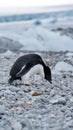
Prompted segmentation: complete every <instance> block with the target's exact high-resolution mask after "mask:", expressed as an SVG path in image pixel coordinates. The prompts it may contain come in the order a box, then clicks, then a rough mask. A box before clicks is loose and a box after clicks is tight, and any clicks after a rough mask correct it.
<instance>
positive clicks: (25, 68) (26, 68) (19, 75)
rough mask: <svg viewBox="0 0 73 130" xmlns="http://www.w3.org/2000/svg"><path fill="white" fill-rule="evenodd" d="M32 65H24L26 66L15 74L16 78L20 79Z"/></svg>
mask: <svg viewBox="0 0 73 130" xmlns="http://www.w3.org/2000/svg"><path fill="white" fill-rule="evenodd" d="M31 67H32V65H31V64H30V63H28V64H26V66H25V67H24V68H23V69H22V70H21V71H20V72H18V73H17V74H16V77H21V76H23V75H24V74H26V73H27V72H28V71H29V70H30V69H31Z"/></svg>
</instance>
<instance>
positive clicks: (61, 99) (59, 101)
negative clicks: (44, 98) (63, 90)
mask: <svg viewBox="0 0 73 130" xmlns="http://www.w3.org/2000/svg"><path fill="white" fill-rule="evenodd" d="M50 103H52V104H62V105H65V104H66V99H65V98H58V99H52V100H51V101H50Z"/></svg>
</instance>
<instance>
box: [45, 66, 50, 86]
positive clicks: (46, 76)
mask: <svg viewBox="0 0 73 130" xmlns="http://www.w3.org/2000/svg"><path fill="white" fill-rule="evenodd" d="M44 72H45V79H46V80H48V81H49V82H50V83H51V84H52V76H51V69H50V68H49V67H48V66H46V67H45V69H44Z"/></svg>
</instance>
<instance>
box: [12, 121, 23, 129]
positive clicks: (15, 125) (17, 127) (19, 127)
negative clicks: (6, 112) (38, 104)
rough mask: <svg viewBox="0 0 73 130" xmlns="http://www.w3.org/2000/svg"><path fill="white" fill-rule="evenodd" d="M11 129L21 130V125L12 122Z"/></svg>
mask: <svg viewBox="0 0 73 130" xmlns="http://www.w3.org/2000/svg"><path fill="white" fill-rule="evenodd" d="M12 128H13V129H14V130H21V129H22V125H21V123H20V122H18V121H14V122H13V123H12Z"/></svg>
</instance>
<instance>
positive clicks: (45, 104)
mask: <svg viewBox="0 0 73 130" xmlns="http://www.w3.org/2000/svg"><path fill="white" fill-rule="evenodd" d="M26 53H28V52H26ZM26 53H24V52H23V53H22V52H20V53H11V52H8V53H0V130H6V129H7V130H73V71H71V70H70V71H64V70H63V71H61V72H60V73H56V72H54V69H55V66H56V64H57V63H58V62H61V61H63V62H65V63H68V64H69V65H71V66H73V53H71V52H38V53H40V54H41V56H42V57H43V58H45V59H46V61H47V63H48V64H49V65H50V67H51V70H52V79H53V83H54V84H52V85H51V84H49V83H48V82H47V81H46V80H45V79H41V77H40V76H36V78H35V77H32V78H31V81H32V82H33V83H34V84H33V85H32V86H26V85H23V84H18V85H17V86H14V85H9V84H8V78H9V71H10V68H11V66H12V64H13V63H14V61H15V60H16V59H17V58H18V57H19V56H20V55H23V54H26Z"/></svg>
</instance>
